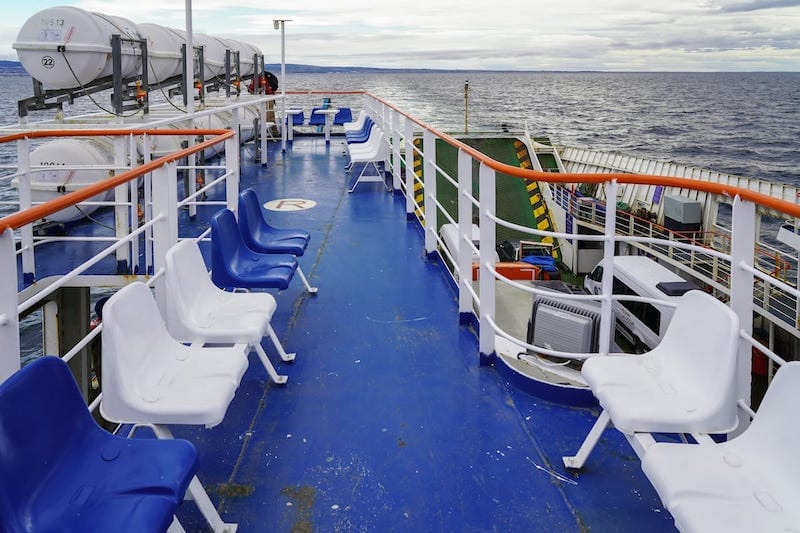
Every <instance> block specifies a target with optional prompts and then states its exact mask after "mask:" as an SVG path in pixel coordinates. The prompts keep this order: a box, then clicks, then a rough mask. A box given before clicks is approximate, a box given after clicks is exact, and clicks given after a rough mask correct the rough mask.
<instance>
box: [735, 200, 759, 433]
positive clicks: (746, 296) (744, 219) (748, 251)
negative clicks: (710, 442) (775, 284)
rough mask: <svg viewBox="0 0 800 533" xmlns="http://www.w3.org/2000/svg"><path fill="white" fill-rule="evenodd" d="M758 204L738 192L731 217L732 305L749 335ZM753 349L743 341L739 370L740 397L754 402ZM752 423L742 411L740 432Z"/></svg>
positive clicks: (738, 385)
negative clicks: (743, 197)
mask: <svg viewBox="0 0 800 533" xmlns="http://www.w3.org/2000/svg"><path fill="white" fill-rule="evenodd" d="M755 227H756V206H755V204H754V203H753V202H746V201H744V200H742V199H741V198H739V196H736V197H735V198H734V199H733V212H732V221H731V281H730V283H731V285H730V293H731V302H730V307H731V309H732V310H733V312H734V313H736V315H737V316H738V317H739V328H740V329H741V330H743V331H744V332H745V333H747V334H748V335H751V334H752V332H753V274H752V273H750V272H749V271H747V270H745V269H744V267H745V266H747V267H752V266H753V250H754V248H755ZM751 358H752V350H751V345H750V343H748V342H739V362H738V365H737V371H736V383H737V386H736V388H737V398H738V399H739V400H743V401H744V402H745V403H747V405H750V381H751V377H750V372H751V370H752V360H751ZM748 424H749V418H748V417H747V416H744V415H743V414H742V415H740V419H739V427H738V428H737V430H736V431H737V433H739V432H741V431H742V430H744V429H745V428H746V427H747V426H748Z"/></svg>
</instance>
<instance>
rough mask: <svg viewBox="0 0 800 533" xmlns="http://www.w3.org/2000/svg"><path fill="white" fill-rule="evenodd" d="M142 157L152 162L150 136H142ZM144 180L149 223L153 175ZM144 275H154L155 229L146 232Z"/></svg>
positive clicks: (151, 209) (146, 176)
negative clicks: (153, 244)
mask: <svg viewBox="0 0 800 533" xmlns="http://www.w3.org/2000/svg"><path fill="white" fill-rule="evenodd" d="M142 157H143V158H144V162H145V163H147V162H149V161H150V158H151V154H150V136H149V135H147V134H144V135H143V136H142ZM143 178H144V186H143V188H144V198H143V199H142V201H143V202H144V219H145V221H146V222H149V221H151V220H152V219H153V203H152V202H153V173H152V172H148V173H147V174H145V175H144V176H143ZM144 242H145V245H144V264H145V268H144V272H143V273H144V274H152V272H153V246H152V242H153V228H152V227H150V228H147V229H146V230H145V232H144Z"/></svg>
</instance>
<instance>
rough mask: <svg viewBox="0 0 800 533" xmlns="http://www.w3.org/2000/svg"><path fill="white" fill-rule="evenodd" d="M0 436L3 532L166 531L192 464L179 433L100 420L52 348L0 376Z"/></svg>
mask: <svg viewBox="0 0 800 533" xmlns="http://www.w3.org/2000/svg"><path fill="white" fill-rule="evenodd" d="M0 441H1V442H2V445H0V485H1V487H2V488H0V530H2V531H10V532H17V531H26V532H27V531H70V532H78V531H113V532H115V533H123V532H141V531H166V530H167V528H168V527H169V526H170V524H171V523H172V520H173V515H174V514H175V509H176V508H177V507H178V505H179V504H180V503H181V501H183V497H184V493H185V492H186V489H187V487H188V486H189V482H190V481H191V480H192V477H193V476H194V474H195V472H196V471H197V452H196V451H195V449H194V446H192V444H191V443H189V442H187V441H184V440H169V441H166V440H156V439H126V438H123V437H118V436H116V435H112V434H110V433H107V432H106V431H104V430H103V429H101V428H100V427H99V426H98V425H97V424H96V423H95V421H94V419H93V418H92V415H91V414H90V413H89V411H88V410H87V408H86V405H85V404H84V402H83V398H82V397H81V393H80V391H79V390H78V387H77V385H76V384H75V381H74V379H73V377H72V374H71V373H70V371H69V368H68V367H67V365H66V363H64V362H63V361H62V360H61V359H59V358H58V357H53V356H47V357H42V358H40V359H38V360H36V361H34V362H32V363H30V364H29V365H28V366H26V367H25V368H23V369H22V370H20V371H18V372H17V373H16V374H14V375H13V376H11V377H10V378H8V380H6V381H5V382H4V383H3V384H2V385H0Z"/></svg>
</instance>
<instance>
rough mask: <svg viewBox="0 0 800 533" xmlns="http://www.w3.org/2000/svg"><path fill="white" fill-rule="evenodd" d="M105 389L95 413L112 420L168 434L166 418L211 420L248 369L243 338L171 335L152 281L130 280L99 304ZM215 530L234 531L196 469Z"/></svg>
mask: <svg viewBox="0 0 800 533" xmlns="http://www.w3.org/2000/svg"><path fill="white" fill-rule="evenodd" d="M102 345H103V356H102V357H103V367H102V380H101V381H102V384H103V396H102V400H101V403H100V413H101V414H102V415H103V417H104V418H106V419H107V420H110V421H112V422H118V423H123V424H135V425H148V426H150V427H152V428H153V431H154V432H155V433H156V436H157V437H158V438H172V433H171V432H170V430H169V428H168V427H167V425H170V424H192V425H204V426H206V427H214V426H216V425H217V424H219V423H220V422H222V420H223V418H224V417H225V412H226V411H227V410H228V405H229V404H230V402H231V400H233V396H234V394H235V392H236V389H237V388H238V387H239V382H240V381H241V379H242V376H243V375H244V372H245V370H247V345H246V344H235V345H233V346H226V347H204V346H199V345H192V346H186V345H184V344H181V343H180V342H178V341H176V340H174V339H173V338H172V337H171V336H170V335H169V333H168V332H167V327H166V324H165V323H164V320H163V319H162V318H161V313H160V312H159V310H158V306H157V305H156V301H155V298H154V297H153V293H152V292H151V291H150V289H149V288H148V287H147V286H146V285H145V284H143V283H139V282H136V283H131V284H130V285H127V286H126V287H123V288H122V289H120V290H119V291H117V293H116V294H114V296H112V297H111V298H109V300H108V302H107V303H106V304H105V306H104V307H103V332H102ZM188 492H189V497H190V498H191V499H194V500H195V501H196V503H197V505H198V507H199V508H200V510H201V512H202V513H203V516H205V518H206V520H208V523H209V525H210V526H211V528H212V529H213V530H214V531H233V530H235V525H234V524H225V523H223V522H222V519H221V518H220V516H219V513H218V512H217V510H216V509H215V508H214V505H213V504H212V503H211V500H210V499H209V497H208V494H207V493H206V491H205V489H204V488H203V486H202V484H201V483H200V481H199V480H198V479H197V477H196V476H195V477H194V478H193V479H192V481H191V483H190V485H189V491H188Z"/></svg>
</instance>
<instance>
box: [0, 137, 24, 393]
mask: <svg viewBox="0 0 800 533" xmlns="http://www.w3.org/2000/svg"><path fill="white" fill-rule="evenodd" d="M26 154H27V152H26ZM0 272H6V273H7V274H6V275H5V276H0V346H2V347H3V349H2V350H0V383H2V382H3V381H5V380H6V378H7V377H8V376H10V375H11V374H13V373H14V372H16V371H17V370H19V366H20V361H19V313H18V312H17V276H16V272H17V255H16V251H15V249H14V232H13V231H11V230H10V229H7V230H6V231H4V232H3V233H2V234H0ZM12 272H13V273H14V275H12Z"/></svg>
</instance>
